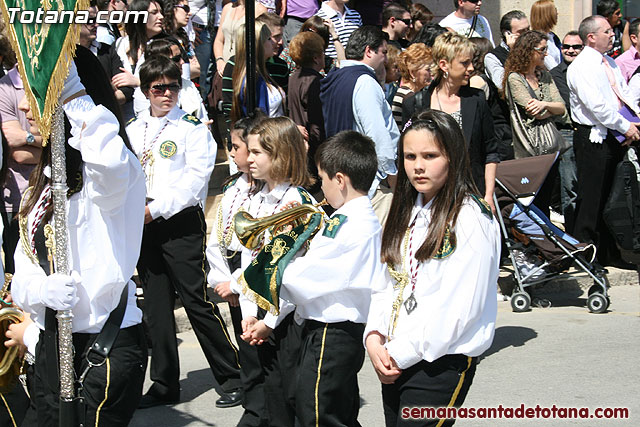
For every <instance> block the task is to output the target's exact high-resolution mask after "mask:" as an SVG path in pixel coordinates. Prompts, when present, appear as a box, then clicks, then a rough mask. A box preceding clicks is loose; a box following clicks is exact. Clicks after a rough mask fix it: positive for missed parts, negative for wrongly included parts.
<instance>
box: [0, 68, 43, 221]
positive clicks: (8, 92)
mask: <svg viewBox="0 0 640 427" xmlns="http://www.w3.org/2000/svg"><path fill="white" fill-rule="evenodd" d="M23 97H24V87H23V86H22V81H20V77H19V74H18V72H17V68H13V69H11V70H10V71H9V72H8V73H7V75H6V76H4V77H2V79H0V122H2V121H5V122H8V121H12V120H17V121H18V122H19V123H20V127H21V128H22V129H29V121H28V120H27V116H26V115H25V114H24V112H23V111H20V110H18V104H19V103H20V100H22V98H23ZM11 151H12V150H11V148H10V149H9V153H6V154H5V155H6V156H8V157H7V178H6V181H5V184H4V189H3V190H4V191H3V199H4V204H5V209H6V210H7V212H13V213H16V212H18V210H19V209H20V199H21V195H22V192H23V191H24V190H26V189H27V187H28V186H29V175H31V171H32V170H33V169H34V168H35V165H27V164H20V163H18V162H16V161H15V160H13V158H12V157H11V155H10V154H11ZM0 203H1V202H0Z"/></svg>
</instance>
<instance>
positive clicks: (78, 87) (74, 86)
mask: <svg viewBox="0 0 640 427" xmlns="http://www.w3.org/2000/svg"><path fill="white" fill-rule="evenodd" d="M83 90H84V85H83V84H82V82H81V81H80V76H78V69H77V68H76V64H75V62H73V61H71V67H69V75H68V76H67V78H66V80H65V81H64V87H63V88H62V93H60V104H64V101H66V100H67V99H68V98H70V97H71V96H72V95H75V94H76V93H78V92H80V91H83Z"/></svg>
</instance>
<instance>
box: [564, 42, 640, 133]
mask: <svg viewBox="0 0 640 427" xmlns="http://www.w3.org/2000/svg"><path fill="white" fill-rule="evenodd" d="M602 58H603V55H602V54H601V53H600V52H598V51H597V50H595V49H593V48H591V47H589V46H585V47H584V49H583V50H582V52H581V53H580V54H579V55H578V56H577V57H576V59H574V60H573V62H572V63H571V64H570V65H569V68H568V69H567V85H568V86H569V90H570V91H571V92H570V94H569V101H570V103H571V118H572V119H573V121H575V122H576V123H580V124H582V125H587V126H594V128H593V129H592V130H591V134H590V136H589V139H590V140H591V142H595V143H601V142H602V141H603V140H604V139H605V138H606V137H607V129H611V130H617V131H618V132H620V133H625V132H627V131H628V130H629V127H630V126H631V124H630V123H629V121H628V120H627V119H625V118H624V117H622V115H621V114H620V113H618V110H619V109H620V107H619V103H618V97H617V96H616V94H615V92H614V91H613V89H612V88H611V84H610V83H609V79H608V77H607V73H606V71H605V67H606V66H605V64H603V62H602ZM604 58H605V60H606V61H607V62H608V63H609V64H610V65H611V68H612V69H613V73H614V76H615V79H616V84H617V87H618V89H619V90H620V93H622V95H623V96H624V97H625V99H626V100H628V102H631V100H632V99H633V95H632V94H631V93H630V91H629V88H628V86H627V83H626V82H625V80H624V78H623V77H622V73H620V69H619V68H618V66H617V65H616V63H615V61H614V60H613V59H611V58H610V57H608V56H606V55H605V56H604ZM637 109H638V107H637V106H636V113H637V112H638V111H637Z"/></svg>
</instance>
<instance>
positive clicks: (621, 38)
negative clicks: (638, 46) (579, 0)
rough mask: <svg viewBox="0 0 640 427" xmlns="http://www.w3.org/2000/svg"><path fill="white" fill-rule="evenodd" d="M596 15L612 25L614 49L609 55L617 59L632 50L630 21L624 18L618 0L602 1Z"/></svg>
mask: <svg viewBox="0 0 640 427" xmlns="http://www.w3.org/2000/svg"><path fill="white" fill-rule="evenodd" d="M596 13H597V14H598V15H600V16H603V17H604V18H606V20H607V21H609V25H611V29H612V30H613V34H614V37H613V47H612V48H611V50H610V51H608V52H607V55H609V56H610V57H612V58H614V59H615V58H617V57H618V56H620V55H621V54H622V52H624V51H627V50H629V49H630V48H631V45H632V43H631V38H630V35H629V21H626V20H624V19H623V18H622V11H621V10H620V3H619V2H618V1H617V0H600V1H599V2H598V5H597V6H596Z"/></svg>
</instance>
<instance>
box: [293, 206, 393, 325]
mask: <svg viewBox="0 0 640 427" xmlns="http://www.w3.org/2000/svg"><path fill="white" fill-rule="evenodd" d="M338 214H341V215H345V216H346V217H347V218H346V219H344V220H343V223H342V225H341V226H340V228H339V229H338V231H337V233H336V234H335V237H333V238H332V237H327V236H324V235H323V231H324V229H326V227H327V224H325V226H324V229H323V230H320V231H319V232H318V234H316V236H315V237H314V238H313V240H312V241H311V244H310V246H309V250H308V251H307V253H306V254H305V255H304V256H301V257H298V258H296V259H295V260H293V261H291V263H289V265H288V266H287V269H286V270H285V271H284V275H283V276H282V288H281V289H280V295H281V297H282V298H283V299H285V300H287V301H290V302H292V303H294V304H295V305H296V306H297V308H296V317H297V316H299V317H301V318H302V319H311V320H316V321H318V322H322V323H338V322H343V321H350V322H355V323H366V322H367V315H368V313H369V305H370V302H371V285H372V283H373V282H374V281H376V280H380V278H381V277H383V276H384V272H385V266H384V265H383V264H382V263H381V262H380V239H381V235H382V228H381V227H380V222H379V221H378V217H376V215H375V213H374V212H373V208H372V207H371V202H370V200H369V198H368V197H366V196H362V197H358V198H356V199H353V200H351V201H349V202H347V203H345V205H344V206H342V207H341V208H340V209H338V210H337V211H336V212H335V213H334V215H333V217H334V218H335V216H336V215H338Z"/></svg>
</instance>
